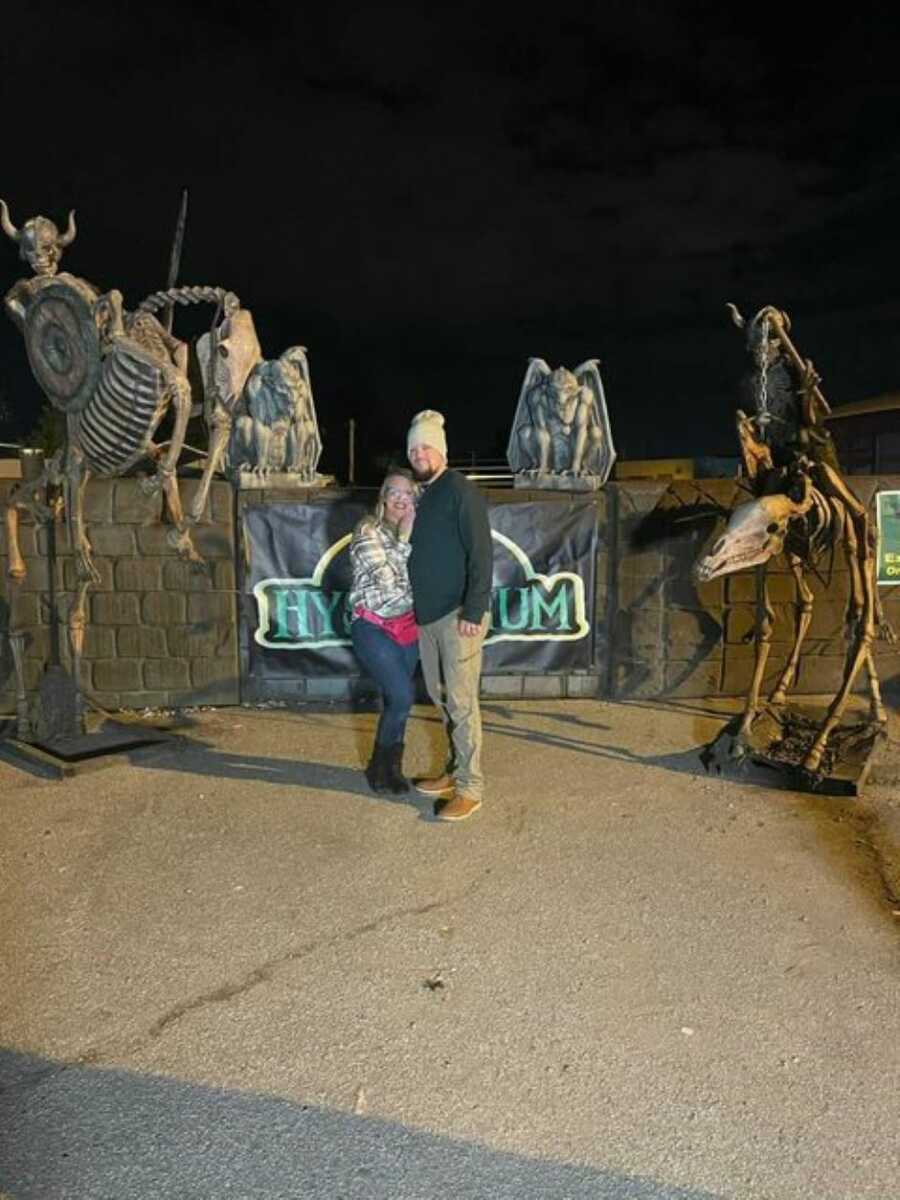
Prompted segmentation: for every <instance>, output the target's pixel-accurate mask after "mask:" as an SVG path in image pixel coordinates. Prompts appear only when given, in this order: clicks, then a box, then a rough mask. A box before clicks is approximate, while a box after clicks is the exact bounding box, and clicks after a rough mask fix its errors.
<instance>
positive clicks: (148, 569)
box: [0, 478, 240, 712]
mask: <svg viewBox="0 0 900 1200" xmlns="http://www.w3.org/2000/svg"><path fill="white" fill-rule="evenodd" d="M11 486H12V485H11V484H6V483H5V482H4V483H2V484H0V501H2V500H3V499H5V495H6V493H7V492H8V491H9V490H10V487H11ZM180 486H181V496H182V502H183V504H184V505H185V507H187V506H188V505H189V504H190V503H191V500H192V498H193V495H194V492H195V489H196V487H197V486H198V483H197V481H196V480H181V481H180ZM162 512H163V500H162V497H161V495H160V494H158V493H157V494H154V495H147V494H146V493H145V492H144V490H143V489H142V486H141V481H140V480H138V479H132V478H129V479H112V480H108V479H99V480H91V482H90V483H89V484H88V486H87V490H86V493H85V517H86V522H87V529H88V536H89V538H90V541H91V545H92V547H93V551H94V562H95V564H96V567H97V570H98V573H99V575H100V582H99V583H98V584H95V585H93V586H92V587H91V589H90V591H89V592H88V609H87V617H88V624H87V632H86V637H85V653H84V659H83V662H82V679H81V682H82V686H83V687H84V689H85V690H86V692H87V693H88V694H89V695H90V697H91V698H92V699H93V700H95V701H96V702H97V704H99V705H100V706H102V707H103V708H105V709H109V710H114V709H118V708H124V709H128V708H146V707H151V708H165V707H176V706H190V705H198V704H211V705H219V704H237V703H238V702H239V699H240V672H239V665H238V650H237V616H236V614H237V604H236V589H235V570H234V517H233V493H232V489H231V486H230V484H227V483H225V482H221V481H217V482H215V483H214V484H213V487H212V489H211V492H210V499H209V504H208V507H207V516H206V519H205V521H204V523H202V524H200V525H199V526H198V527H197V528H196V529H195V530H194V541H195V544H196V546H197V548H198V550H199V551H200V553H201V555H202V556H203V557H204V558H205V559H206V564H207V565H206V567H205V568H196V567H194V566H193V565H192V564H190V563H187V562H184V561H182V559H180V558H179V556H178V554H177V552H176V551H175V550H174V549H173V547H172V545H171V544H170V541H169V536H168V535H169V531H170V529H171V526H170V525H169V524H168V523H163V521H162ZM20 544H21V548H22V551H23V554H24V557H25V562H26V565H27V568H28V575H27V578H26V579H25V580H23V581H22V582H21V583H20V584H13V583H12V581H10V580H9V579H8V577H7V574H6V571H7V563H8V560H7V547H6V542H5V530H3V532H2V533H0V569H2V582H0V629H5V628H7V627H8V626H9V624H10V621H11V620H12V622H13V624H14V625H15V627H18V628H24V629H26V630H27V633H28V641H27V646H26V652H25V653H26V683H27V686H28V687H29V689H32V688H35V687H36V686H37V683H38V681H39V679H40V675H41V671H42V669H43V664H44V662H45V661H46V660H47V658H48V655H49V652H50V624H49V611H48V600H47V587H48V582H49V581H48V574H47V558H46V556H45V555H46V531H44V530H42V529H35V526H34V525H33V524H32V523H31V521H30V519H28V518H27V517H25V516H24V515H23V517H22V519H21V523H20ZM56 554H57V564H56V575H55V580H56V589H57V594H58V610H59V614H60V622H61V624H60V649H61V654H62V658H63V662H65V663H68V661H69V655H68V641H67V637H66V631H65V620H66V614H67V612H68V609H69V605H70V604H71V602H72V600H73V598H74V595H75V588H76V582H77V581H76V578H75V568H74V560H73V557H72V554H71V547H70V545H69V537H68V531H67V529H66V526H65V524H64V523H58V524H57V525H56ZM14 700H15V684H14V678H13V670H12V660H11V655H10V653H9V646H8V643H7V641H6V638H5V637H0V711H3V712H12V711H13V710H14V707H15V703H14Z"/></svg>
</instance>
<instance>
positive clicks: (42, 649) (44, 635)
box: [25, 625, 65, 663]
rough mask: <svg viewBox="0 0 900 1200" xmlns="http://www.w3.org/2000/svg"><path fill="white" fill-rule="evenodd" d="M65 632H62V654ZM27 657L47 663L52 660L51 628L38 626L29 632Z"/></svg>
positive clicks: (26, 644)
mask: <svg viewBox="0 0 900 1200" xmlns="http://www.w3.org/2000/svg"><path fill="white" fill-rule="evenodd" d="M64 639H65V630H60V653H62V648H63V641H64ZM25 657H26V658H36V659H38V661H39V662H42V663H45V662H47V661H48V660H49V658H50V628H49V626H47V625H37V626H35V627H34V628H33V629H29V630H28V635H27V637H26V639H25Z"/></svg>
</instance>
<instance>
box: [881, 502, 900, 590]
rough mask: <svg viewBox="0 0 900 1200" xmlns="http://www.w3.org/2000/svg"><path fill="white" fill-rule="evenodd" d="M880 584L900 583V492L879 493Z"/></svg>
mask: <svg viewBox="0 0 900 1200" xmlns="http://www.w3.org/2000/svg"><path fill="white" fill-rule="evenodd" d="M878 583H881V584H892V583H900V492H879V493H878Z"/></svg>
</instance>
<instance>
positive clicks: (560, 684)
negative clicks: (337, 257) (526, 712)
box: [522, 675, 565, 700]
mask: <svg viewBox="0 0 900 1200" xmlns="http://www.w3.org/2000/svg"><path fill="white" fill-rule="evenodd" d="M522 695H523V696H524V698H525V699H526V700H530V699H540V700H544V699H548V700H549V699H554V700H558V699H560V698H561V697H562V696H563V695H565V680H564V678H563V676H562V675H525V676H524V677H523V679H522Z"/></svg>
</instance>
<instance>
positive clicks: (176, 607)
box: [141, 592, 187, 625]
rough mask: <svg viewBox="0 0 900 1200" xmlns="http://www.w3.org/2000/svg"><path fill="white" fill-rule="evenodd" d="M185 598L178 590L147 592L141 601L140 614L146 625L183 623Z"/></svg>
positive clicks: (185, 612) (185, 607)
mask: <svg viewBox="0 0 900 1200" xmlns="http://www.w3.org/2000/svg"><path fill="white" fill-rule="evenodd" d="M186 614H187V600H186V599H185V597H184V596H182V595H180V594H179V593H178V592H147V594H146V595H145V596H144V597H143V600H142V601H141V615H142V617H143V620H144V622H145V623H146V624H147V625H178V624H183V622H184V619H185V616H186Z"/></svg>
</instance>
